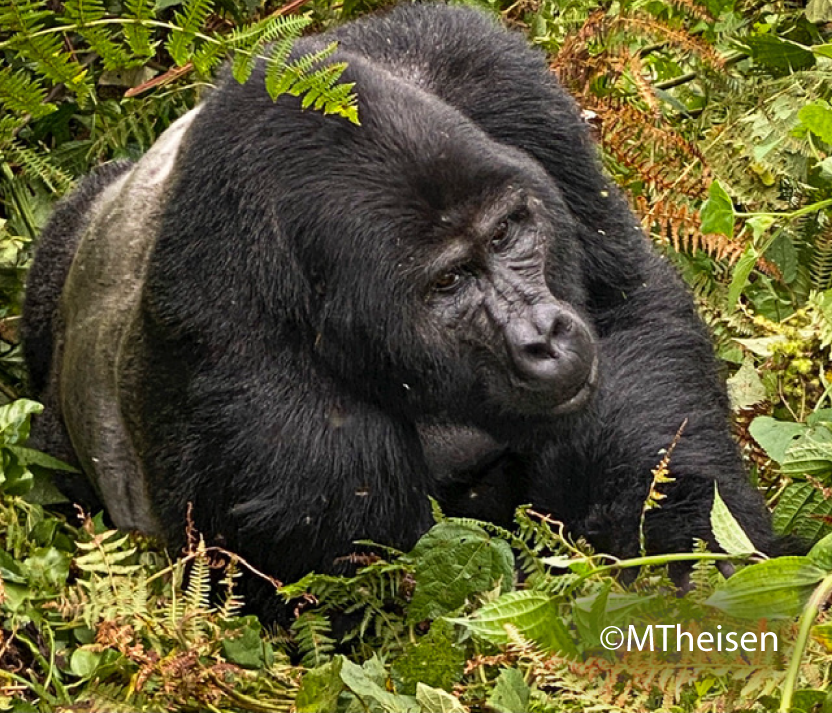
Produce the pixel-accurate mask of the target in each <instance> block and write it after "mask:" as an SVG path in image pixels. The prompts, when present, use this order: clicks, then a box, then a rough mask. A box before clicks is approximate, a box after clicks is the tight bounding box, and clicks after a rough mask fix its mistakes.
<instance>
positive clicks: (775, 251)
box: [748, 220, 798, 285]
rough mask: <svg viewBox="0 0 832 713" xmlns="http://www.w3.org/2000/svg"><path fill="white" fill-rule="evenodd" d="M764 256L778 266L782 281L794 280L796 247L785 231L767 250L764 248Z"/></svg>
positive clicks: (788, 282)
mask: <svg viewBox="0 0 832 713" xmlns="http://www.w3.org/2000/svg"><path fill="white" fill-rule="evenodd" d="M748 222H750V220H749V221H748ZM755 240H756V236H755ZM765 256H766V258H767V259H769V260H771V261H772V262H773V263H774V264H775V265H777V267H778V268H780V273H781V274H782V276H783V282H785V283H786V284H787V285H788V284H791V283H792V282H794V280H795V278H796V277H797V265H798V257H797V249H796V248H795V246H794V243H793V242H792V240H791V238H790V237H789V236H788V234H787V233H786V232H785V231H784V232H781V233H780V234H779V235H777V237H775V238H774V240H773V241H772V243H771V245H769V248H768V250H766V253H765Z"/></svg>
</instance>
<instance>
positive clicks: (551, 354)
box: [524, 342, 558, 359]
mask: <svg viewBox="0 0 832 713" xmlns="http://www.w3.org/2000/svg"><path fill="white" fill-rule="evenodd" d="M524 351H525V352H526V356H529V357H531V358H532V359H557V357H558V354H557V352H556V351H555V350H554V349H552V348H551V347H550V346H549V345H548V344H546V343H544V342H535V343H534V344H528V345H526V347H525V349H524Z"/></svg>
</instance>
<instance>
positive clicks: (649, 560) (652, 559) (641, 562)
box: [569, 552, 741, 591]
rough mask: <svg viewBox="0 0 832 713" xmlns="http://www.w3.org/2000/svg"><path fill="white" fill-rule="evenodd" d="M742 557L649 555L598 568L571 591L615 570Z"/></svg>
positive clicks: (687, 553) (706, 554) (579, 578)
mask: <svg viewBox="0 0 832 713" xmlns="http://www.w3.org/2000/svg"><path fill="white" fill-rule="evenodd" d="M739 557H741V555H729V554H726V553H724V552H677V553H673V554H667V555H649V556H647V557H633V558H631V559H626V560H618V561H617V562H613V563H612V564H605V565H602V566H601V567H596V568H595V569H593V570H591V571H590V572H586V573H585V574H583V575H581V576H580V577H578V579H576V580H575V581H574V582H572V585H571V586H570V587H569V591H574V590H575V588H576V587H577V586H578V585H579V584H580V583H581V582H583V581H584V580H587V579H589V578H590V577H592V576H593V575H596V574H602V573H604V572H609V571H611V570H614V569H621V568H624V567H643V566H645V565H654V564H667V563H668V562H699V561H703V560H712V561H718V560H735V559H738V558H739Z"/></svg>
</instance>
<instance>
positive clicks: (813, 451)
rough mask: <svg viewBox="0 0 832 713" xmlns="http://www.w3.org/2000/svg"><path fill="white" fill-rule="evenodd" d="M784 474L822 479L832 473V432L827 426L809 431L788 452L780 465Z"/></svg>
mask: <svg viewBox="0 0 832 713" xmlns="http://www.w3.org/2000/svg"><path fill="white" fill-rule="evenodd" d="M780 469H781V470H782V471H783V472H784V473H790V474H799V475H803V474H809V475H814V476H818V477H822V476H825V475H827V474H828V473H830V472H832V431H830V430H829V429H828V428H826V426H818V427H816V428H812V429H809V430H808V431H807V433H806V435H805V436H804V437H803V438H801V439H800V440H799V441H798V442H797V443H795V444H794V445H792V446H791V447H789V449H788V450H787V451H786V459H785V460H784V461H783V462H782V463H781V464H780Z"/></svg>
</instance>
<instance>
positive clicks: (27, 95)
mask: <svg viewBox="0 0 832 713" xmlns="http://www.w3.org/2000/svg"><path fill="white" fill-rule="evenodd" d="M384 4H385V3H384V2H383V1H380V0H343V1H342V2H339V3H329V2H327V1H326V0H309V1H308V2H305V1H304V0H292V1H291V2H285V3H281V2H280V1H279V0H278V1H277V2H272V1H271V0H268V1H267V2H266V3H265V5H264V4H262V3H260V2H257V1H256V0H217V1H216V2H212V1H211V0H158V2H154V1H153V0H112V1H110V2H107V3H105V2H104V1H103V0H66V2H64V3H63V4H62V3H60V2H57V1H53V0H48V1H47V2H38V1H37V0H0V52H2V55H3V59H2V64H0V106H2V112H0V208H1V209H2V213H0V392H2V401H0V403H5V405H0V496H2V500H0V543H2V548H0V710H13V711H18V712H21V713H22V712H24V711H51V710H77V711H81V710H102V711H103V710H106V711H118V710H130V711H136V710H153V711H156V710H212V711H230V710H235V711H236V710H252V711H284V710H290V709H292V708H293V707H294V708H295V709H297V710H299V711H314V710H321V711H336V710H337V711H391V712H393V711H424V712H426V713H427V712H434V711H449V712H450V711H457V712H462V711H465V710H484V709H490V710H495V711H511V712H513V711H526V710H532V711H552V712H554V711H564V710H565V711H583V710H593V711H650V710H661V711H726V710H759V711H769V710H781V711H806V712H808V711H815V712H821V711H826V712H827V713H828V712H829V711H832V689H830V680H831V679H832V619H830V616H829V614H828V613H827V612H826V611H825V610H824V602H825V600H827V598H828V597H829V594H830V592H832V369H830V366H829V352H830V347H831V346H832V153H830V150H831V149H832V105H830V101H832V38H830V34H832V2H830V0H810V1H809V2H808V4H806V6H805V7H804V6H803V4H802V3H790V2H780V1H778V2H771V3H766V4H761V3H754V2H751V1H748V2H743V1H742V0H668V1H667V2H665V1H664V0H620V1H618V2H612V3H600V2H596V1H595V0H563V1H562V2H555V0H517V2H511V1H510V0H481V1H480V2H478V3H476V4H478V5H480V6H481V7H483V8H485V9H489V10H491V11H493V12H495V13H499V14H500V15H501V16H502V18H503V20H504V21H505V22H506V23H507V24H509V25H510V26H512V27H515V28H518V29H519V30H522V31H524V32H526V33H527V34H528V36H529V39H530V40H531V41H532V42H533V43H535V44H537V45H539V46H540V47H541V48H542V49H543V50H545V51H546V52H547V53H548V54H549V56H550V57H551V64H552V69H553V71H554V72H556V73H557V74H558V76H559V77H560V78H561V80H562V81H563V83H564V84H565V85H566V86H567V87H568V88H569V90H570V91H571V92H572V93H573V94H574V95H575V97H576V98H577V100H578V101H579V103H580V104H581V106H582V108H583V109H584V110H585V113H586V117H587V121H589V122H590V123H591V124H592V125H593V126H594V127H595V129H596V131H597V135H598V138H599V143H600V145H601V150H602V152H603V156H604V159H605V161H606V164H607V167H608V169H609V170H610V172H611V173H612V174H613V175H614V176H615V177H616V179H617V180H618V182H619V183H620V184H621V185H622V186H624V187H625V188H626V190H627V191H628V192H629V194H630V195H631V196H632V200H633V204H634V206H635V207H636V209H637V211H638V213H639V215H640V216H641V217H642V219H643V222H644V226H645V228H646V229H647V230H648V231H649V233H650V235H651V236H652V238H653V239H654V240H655V241H656V243H657V244H658V245H659V247H660V249H661V250H663V251H664V252H665V253H666V255H667V257H668V259H670V260H672V261H673V262H674V263H676V264H677V265H678V267H679V269H680V270H681V271H682V272H683V274H684V275H685V277H686V279H687V281H688V283H689V284H690V286H691V288H692V289H693V290H694V292H695V294H696V297H697V300H698V302H699V304H700V307H701V310H702V314H703V315H704V317H705V318H706V319H707V321H708V322H709V324H710V325H711V327H712V329H713V331H714V334H715V338H716V344H717V349H718V353H719V355H720V357H721V358H722V359H723V360H724V362H725V365H726V375H727V376H728V377H729V387H730V390H731V396H732V400H733V404H734V408H735V412H736V435H737V438H738V440H739V442H740V444H741V445H742V448H743V452H744V455H745V457H746V459H747V463H748V468H749V471H750V473H751V475H752V478H753V479H754V480H755V482H756V483H757V485H758V486H759V487H760V488H761V489H762V490H763V491H764V492H765V494H766V496H767V498H768V500H769V502H770V504H771V506H772V508H773V511H774V518H775V524H776V527H777V529H778V531H780V532H782V533H784V534H793V535H796V536H798V537H799V538H801V539H802V540H804V541H805V542H806V543H807V545H814V546H813V547H812V549H811V551H810V552H809V553H808V555H807V556H805V557H784V558H778V559H774V560H767V559H765V557H764V555H762V553H757V552H755V547H754V544H753V543H752V542H750V541H749V540H748V538H747V537H746V536H745V535H744V533H743V532H742V531H741V530H740V529H739V528H738V526H737V525H736V523H735V522H734V521H733V519H732V517H731V515H730V513H729V512H728V511H727V509H726V508H725V507H724V505H723V504H722V502H721V500H720V499H719V498H718V497H716V498H715V505H714V510H713V514H712V522H713V526H714V532H715V534H716V537H717V539H718V541H719V542H720V544H721V546H722V549H723V550H724V551H725V552H726V553H728V554H724V553H708V552H707V551H706V550H705V548H704V545H700V546H699V547H698V549H697V550H696V551H695V552H693V553H691V554H690V555H675V556H666V557H641V558H638V559H635V560H630V561H623V562H621V561H614V560H612V559H611V558H609V557H605V556H604V555H603V554H602V553H594V552H592V551H591V549H590V548H588V547H587V546H586V545H585V543H582V542H573V541H572V540H570V539H569V538H568V537H566V536H564V533H563V532H562V531H561V528H560V527H559V525H558V523H554V522H551V521H549V520H547V519H546V518H545V517H543V516H541V515H539V514H537V513H534V512H533V511H528V510H527V511H521V512H520V513H519V514H518V520H517V528H516V530H515V531H512V532H508V531H503V530H500V529H498V528H495V527H493V526H488V525H485V524H482V523H475V522H465V521H459V520H448V519H445V518H443V516H442V514H441V513H439V512H437V513H436V516H437V525H436V526H435V528H434V529H433V530H431V532H430V533H428V535H426V536H425V538H424V539H423V540H422V541H421V542H420V544H419V545H418V546H417V547H416V549H415V550H414V551H413V552H411V553H408V554H402V553H398V552H395V551H391V550H389V549H386V548H384V547H379V548H378V552H379V556H378V557H372V558H362V559H361V560H360V561H358V562H357V564H359V565H363V569H360V570H359V572H358V574H357V575H356V576H355V577H354V578H334V577H324V576H316V575H310V576H309V577H307V578H305V579H304V580H302V581H301V582H298V583H294V584H291V585H287V586H283V587H282V588H281V589H280V590H279V595H280V596H282V597H284V598H285V599H286V600H287V601H289V602H290V607H292V608H294V610H295V611H296V612H297V618H296V619H295V620H294V623H293V624H292V625H291V628H290V630H288V631H284V630H277V629H269V630H264V629H263V627H261V625H260V623H259V622H258V621H257V620H256V619H255V618H253V617H250V616H242V615H241V613H240V612H241V605H242V602H241V601H240V599H239V597H238V596H237V595H236V594H235V588H234V583H235V581H236V579H237V576H238V573H239V572H240V570H242V569H245V568H246V563H245V562H242V561H240V560H238V559H237V558H235V557H234V556H233V554H232V553H228V552H225V551H223V550H220V549H218V548H214V547H210V546H207V545H206V543H204V542H203V541H202V540H201V539H200V536H199V533H197V532H193V531H192V528H190V527H189V525H188V523H183V524H182V526H183V528H189V542H190V545H189V547H188V548H187V551H185V552H183V553H181V555H180V556H179V557H178V559H176V560H171V559H170V558H169V557H168V555H166V554H165V553H164V552H163V551H162V550H161V549H160V548H159V547H158V545H157V544H155V543H153V542H150V541H148V540H146V539H143V538H140V537H136V536H128V535H126V534H122V533H117V532H114V531H111V530H109V529H107V527H106V525H105V524H104V522H103V519H102V517H101V515H100V514H95V513H89V514H87V513H77V516H75V515H72V516H65V515H61V514H60V513H61V512H63V513H71V508H69V507H68V506H67V504H66V503H64V504H61V503H60V500H61V498H60V495H59V494H58V493H57V491H55V489H54V488H53V487H52V486H51V485H50V483H49V473H50V471H51V470H54V469H56V468H57V469H60V468H62V467H64V466H62V464H60V463H58V462H55V461H54V460H53V459H50V458H48V457H47V456H45V455H43V454H40V453H37V452H36V451H32V450H30V449H28V448H27V447H26V445H25V442H26V437H27V434H28V424H29V419H30V417H31V415H32V414H33V413H36V412H37V410H38V409H39V406H38V405H37V404H34V403H32V402H29V401H26V400H23V399H21V398H20V397H22V396H24V395H25V393H26V390H25V373H24V370H23V367H22V363H21V357H20V346H19V340H18V335H17V324H18V320H19V313H20V301H21V295H22V281H23V278H24V276H25V273H26V269H27V266H28V264H29V262H30V260H31V256H32V251H33V249H34V247H35V245H36V242H37V235H38V231H39V230H40V228H41V227H42V226H43V223H44V220H45V219H46V217H47V215H48V213H49V210H50V207H51V206H52V204H53V203H54V201H55V200H56V199H57V198H59V197H60V196H61V195H63V194H64V193H66V191H68V190H69V189H70V188H71V186H72V184H73V182H74V181H75V180H77V179H78V178H79V177H80V176H82V175H84V174H85V173H86V172H87V171H89V170H90V168H91V167H93V166H95V165H97V164H99V163H101V162H103V161H107V160H111V159H115V158H124V157H127V158H136V157H138V156H140V155H141V154H142V153H143V152H144V151H145V150H146V149H147V148H148V146H149V145H150V144H151V143H152V142H153V140H154V139H155V137H157V136H158V135H159V134H160V133H161V132H162V131H163V130H164V129H165V128H166V127H167V126H169V125H170V124H171V123H172V122H173V121H174V120H175V119H176V118H177V117H178V116H180V115H181V114H182V113H184V112H185V111H187V109H189V108H190V107H192V106H193V105H194V103H195V102H196V101H197V100H198V98H199V96H200V94H201V93H202V92H203V91H204V89H205V88H206V87H208V86H209V85H210V82H211V81H212V76H213V75H214V72H215V71H216V69H217V67H218V65H219V64H220V63H221V62H222V61H223V60H224V59H225V58H227V57H229V56H231V57H233V59H232V70H233V74H234V76H235V77H236V78H237V79H238V80H241V81H242V80H245V79H246V77H247V76H248V75H249V73H250V71H251V66H252V63H253V61H254V59H255V58H256V57H257V56H265V57H266V58H267V61H268V62H269V71H268V72H267V89H268V91H269V92H270V93H272V94H273V95H277V94H279V93H281V92H287V91H288V92H292V93H294V94H297V95H302V96H303V97H304V100H305V101H306V102H307V103H308V104H309V106H310V110H320V111H330V112H337V113H340V114H342V115H344V116H345V117H346V118H348V119H355V118H356V110H355V103H354V98H353V97H352V95H351V90H352V88H351V87H349V86H348V85H343V84H339V83H338V77H339V74H340V69H341V68H340V67H338V66H337V65H336V66H326V67H325V68H324V69H323V70H317V71H315V70H314V69H313V67H314V66H315V65H314V61H315V60H318V59H324V58H325V57H324V55H325V54H326V53H323V54H322V55H320V56H316V57H315V58H306V59H305V60H304V61H302V62H300V63H297V64H287V63H286V56H287V50H288V47H289V46H290V44H291V41H292V39H293V38H294V37H296V36H298V35H299V34H300V33H302V32H307V31H313V30H315V29H320V28H325V27H329V26H331V25H332V24H333V23H337V22H342V21H344V20H347V19H350V18H352V17H355V16H358V15H361V14H363V13H365V12H369V11H372V10H374V9H376V8H378V7H380V6H382V5H384ZM358 118H359V119H360V117H358ZM679 437H680V438H684V433H683V432H682V433H681V434H680V436H679ZM672 451H673V444H670V443H669V444H668V450H667V453H666V455H665V457H664V458H663V459H662V461H661V462H659V463H657V464H656V468H655V470H654V471H653V480H654V487H653V488H652V490H651V494H650V497H649V498H648V501H647V502H646V503H645V505H644V513H645V516H646V517H649V510H650V509H652V508H657V507H661V500H662V492H663V491H666V489H667V488H672V487H673V481H672V478H673V453H672ZM209 544H210V543H209ZM381 544H382V545H383V543H381ZM682 558H684V559H686V560H687V561H689V562H693V563H694V564H693V570H692V573H691V580H692V584H693V586H692V588H691V591H690V592H689V593H688V594H687V595H686V596H685V597H682V598H679V597H677V596H676V591H675V586H674V585H673V583H672V582H671V581H670V580H669V579H668V575H667V565H668V563H669V562H670V561H671V560H678V559H682ZM720 560H723V561H724V560H731V561H732V562H733V563H734V565H735V566H736V569H737V570H738V572H737V574H735V575H734V576H733V577H731V578H730V579H728V580H726V579H725V578H724V577H723V576H722V574H721V570H720V569H719V568H717V567H716V566H715V565H716V564H717V563H718V562H719V561H720ZM518 571H519V572H522V577H518V575H517V572H518ZM622 572H623V573H625V574H624V576H620V575H621V574H622ZM186 573H189V574H187V575H186ZM628 575H629V576H628ZM345 613H346V615H345ZM347 622H349V623H350V625H349V626H347ZM650 623H652V624H661V625H665V624H676V623H679V624H680V625H682V626H683V628H684V629H685V630H687V631H692V632H700V633H701V632H705V633H707V632H710V633H711V634H715V633H716V632H717V631H718V630H720V631H721V630H722V629H724V630H726V631H727V630H729V629H733V630H736V631H744V632H757V633H761V632H765V631H773V632H776V634H777V635H778V636H779V643H780V645H779V651H778V652H777V653H776V654H772V653H771V652H770V651H768V652H765V653H747V652H741V653H742V655H740V653H736V652H735V653H728V652H726V651H722V652H717V651H715V652H710V653H706V652H703V651H699V652H696V653H681V654H680V653H672V654H665V653H662V652H660V651H655V652H649V651H631V652H625V651H624V650H623V649H621V650H618V651H607V650H605V649H604V648H603V646H602V645H601V633H602V631H603V630H604V629H605V628H606V627H608V626H611V625H615V626H620V627H622V628H624V630H625V631H626V630H627V627H628V626H629V625H630V624H637V625H638V626H640V627H643V626H646V625H647V624H650ZM333 624H335V627H333ZM719 627H722V629H719ZM344 629H346V630H347V633H346V634H343V630H344ZM336 631H337V632H338V633H337V634H336ZM337 639H341V640H340V641H339V640H337ZM827 689H830V690H827Z"/></svg>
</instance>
